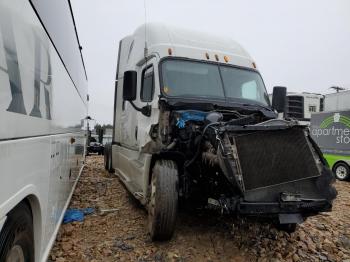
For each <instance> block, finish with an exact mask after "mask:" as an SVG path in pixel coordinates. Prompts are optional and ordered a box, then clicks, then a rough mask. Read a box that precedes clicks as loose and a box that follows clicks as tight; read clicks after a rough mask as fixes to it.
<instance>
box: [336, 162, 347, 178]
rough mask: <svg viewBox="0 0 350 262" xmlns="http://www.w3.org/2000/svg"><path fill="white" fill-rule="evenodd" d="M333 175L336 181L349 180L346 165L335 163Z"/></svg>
mask: <svg viewBox="0 0 350 262" xmlns="http://www.w3.org/2000/svg"><path fill="white" fill-rule="evenodd" d="M333 171H334V175H335V177H336V178H337V179H338V180H341V181H344V180H348V179H349V178H350V168H349V166H348V165H347V164H346V163H343V162H340V163H337V164H336V165H335V166H334V168H333Z"/></svg>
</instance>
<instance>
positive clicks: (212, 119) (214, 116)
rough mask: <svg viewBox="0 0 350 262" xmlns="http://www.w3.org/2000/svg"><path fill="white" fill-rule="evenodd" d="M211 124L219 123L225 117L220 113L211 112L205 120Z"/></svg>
mask: <svg viewBox="0 0 350 262" xmlns="http://www.w3.org/2000/svg"><path fill="white" fill-rule="evenodd" d="M205 119H206V120H207V121H208V122H209V123H217V122H220V121H222V120H223V119H224V116H223V115H222V114H221V113H219V112H210V113H209V114H207V116H206V118H205Z"/></svg>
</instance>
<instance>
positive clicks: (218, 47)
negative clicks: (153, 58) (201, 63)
mask: <svg viewBox="0 0 350 262" xmlns="http://www.w3.org/2000/svg"><path fill="white" fill-rule="evenodd" d="M124 40H125V41H126V42H128V43H129V44H128V46H129V48H128V64H129V65H131V64H137V63H138V62H139V61H140V60H142V59H143V58H144V56H145V53H144V51H145V43H146V45H147V55H151V54H155V55H157V56H158V57H159V58H164V57H183V58H189V59H196V60H206V61H211V62H220V63H225V64H230V65H236V66H242V67H248V68H253V69H255V68H256V65H255V62H254V60H253V59H252V58H251V57H250V55H249V54H248V53H247V52H246V51H245V50H244V48H243V47H242V46H241V45H239V44H238V43H237V42H236V41H234V40H232V39H230V38H229V37H222V36H215V35H212V34H208V33H203V32H198V31H194V30H189V29H183V28H178V27H175V26H170V25H165V24H161V23H147V24H143V25H141V26H140V27H138V28H137V29H136V30H135V32H134V34H133V35H130V36H128V37H126V38H124V39H123V40H122V41H124Z"/></svg>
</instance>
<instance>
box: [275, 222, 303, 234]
mask: <svg viewBox="0 0 350 262" xmlns="http://www.w3.org/2000/svg"><path fill="white" fill-rule="evenodd" d="M297 225H298V224H296V223H289V224H277V225H276V228H277V229H278V230H281V231H285V232H287V233H293V232H295V230H296V229H297Z"/></svg>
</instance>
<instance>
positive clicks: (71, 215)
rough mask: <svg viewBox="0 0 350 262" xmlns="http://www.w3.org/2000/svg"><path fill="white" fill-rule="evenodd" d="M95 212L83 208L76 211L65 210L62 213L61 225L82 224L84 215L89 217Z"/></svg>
mask: <svg viewBox="0 0 350 262" xmlns="http://www.w3.org/2000/svg"><path fill="white" fill-rule="evenodd" d="M94 211H95V210H94V209H93V208H91V207H90V208H83V209H77V208H70V209H67V210H66V212H65V213H64V217H63V222H62V223H63V224H67V223H71V222H74V221H78V222H82V221H83V220H84V217H85V215H90V214H92V213H93V212H94Z"/></svg>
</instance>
